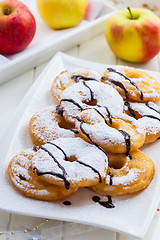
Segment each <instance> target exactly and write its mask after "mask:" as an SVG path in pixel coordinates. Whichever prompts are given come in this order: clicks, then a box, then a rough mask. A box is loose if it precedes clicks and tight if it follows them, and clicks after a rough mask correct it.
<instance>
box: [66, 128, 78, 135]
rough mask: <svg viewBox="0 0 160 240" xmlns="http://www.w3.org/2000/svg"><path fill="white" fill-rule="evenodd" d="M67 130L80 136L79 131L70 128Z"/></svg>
mask: <svg viewBox="0 0 160 240" xmlns="http://www.w3.org/2000/svg"><path fill="white" fill-rule="evenodd" d="M66 130H70V131H71V132H74V133H75V134H78V133H79V132H78V130H77V129H70V128H68V129H66Z"/></svg>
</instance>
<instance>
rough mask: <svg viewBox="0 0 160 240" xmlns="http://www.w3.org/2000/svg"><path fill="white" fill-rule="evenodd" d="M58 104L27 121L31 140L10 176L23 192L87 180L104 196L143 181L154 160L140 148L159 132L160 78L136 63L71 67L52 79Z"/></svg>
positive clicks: (36, 194)
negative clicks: (100, 69)
mask: <svg viewBox="0 0 160 240" xmlns="http://www.w3.org/2000/svg"><path fill="white" fill-rule="evenodd" d="M51 92H52V95H53V97H54V98H56V100H57V103H58V104H57V106H48V107H47V108H45V109H43V110H41V111H39V112H36V113H35V114H34V115H33V116H32V118H31V119H30V122H29V133H30V136H31V139H32V141H33V143H34V144H35V146H33V148H32V149H27V150H24V151H23V152H21V153H18V154H17V155H16V156H14V157H13V158H12V160H11V161H10V163H9V166H8V172H9V176H10V179H11V181H12V183H13V184H14V186H15V187H16V188H18V189H19V190H20V191H21V192H22V193H23V194H25V195H26V196H29V197H33V198H36V199H40V200H46V201H55V200H60V199H63V198H66V197H67V196H69V195H71V194H73V193H75V192H76V191H77V190H78V188H80V187H89V188H90V189H91V190H93V191H94V192H96V193H98V194H100V195H105V196H108V195H110V196H116V195H122V194H131V193H135V192H138V191H140V190H142V189H144V188H146V187H147V186H148V185H149V184H150V182H151V180H152V178H153V176H154V173H155V166H154V162H153V161H152V160H151V159H150V158H149V157H148V156H147V155H146V154H144V153H143V152H141V151H140V150H139V148H140V147H141V146H143V144H146V143H151V142H154V141H156V140H157V139H158V138H159V137H160V107H159V106H158V105H157V104H156V102H157V101H158V100H159V99H160V83H159V82H158V80H156V79H154V78H153V77H152V76H150V75H149V74H147V73H145V72H143V71H140V70H136V69H134V68H122V69H120V70H118V71H117V70H115V69H112V68H107V69H106V71H105V72H104V73H103V74H99V73H98V72H96V71H93V70H91V69H86V68H84V69H82V68H81V69H80V68H79V69H78V68H76V69H68V70H65V71H63V72H61V73H60V74H59V75H58V76H57V77H56V78H55V79H54V80H53V82H52V85H51Z"/></svg>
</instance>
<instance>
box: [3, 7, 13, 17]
mask: <svg viewBox="0 0 160 240" xmlns="http://www.w3.org/2000/svg"><path fill="white" fill-rule="evenodd" d="M3 13H4V15H9V14H11V9H10V8H9V7H5V8H4V10H3Z"/></svg>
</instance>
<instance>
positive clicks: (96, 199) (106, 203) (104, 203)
mask: <svg viewBox="0 0 160 240" xmlns="http://www.w3.org/2000/svg"><path fill="white" fill-rule="evenodd" d="M107 198H108V201H101V200H100V197H98V196H94V197H92V200H93V201H94V202H96V203H99V204H100V205H101V206H103V207H105V208H115V206H114V205H113V203H112V198H111V196H110V195H108V196H107Z"/></svg>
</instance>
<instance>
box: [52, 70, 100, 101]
mask: <svg viewBox="0 0 160 240" xmlns="http://www.w3.org/2000/svg"><path fill="white" fill-rule="evenodd" d="M89 79H96V80H97V81H100V79H101V75H100V74H99V73H98V72H96V71H93V70H91V69H87V68H75V69H68V70H65V71H62V72H61V73H60V74H59V75H58V76H57V77H56V78H55V79H54V80H53V82H52V85H51V93H52V95H53V96H54V97H55V98H56V100H57V101H58V102H60V100H61V95H62V93H63V91H64V90H65V89H66V88H67V87H69V86H70V85H72V84H74V83H77V82H80V81H88V80H89Z"/></svg>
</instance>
